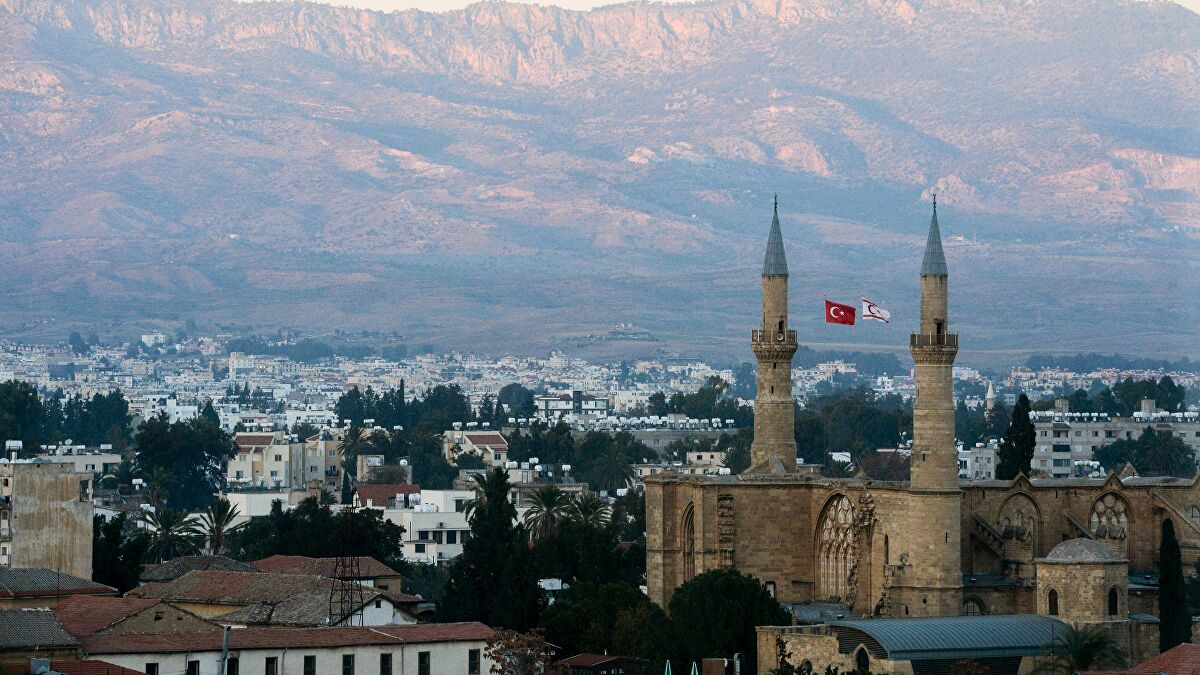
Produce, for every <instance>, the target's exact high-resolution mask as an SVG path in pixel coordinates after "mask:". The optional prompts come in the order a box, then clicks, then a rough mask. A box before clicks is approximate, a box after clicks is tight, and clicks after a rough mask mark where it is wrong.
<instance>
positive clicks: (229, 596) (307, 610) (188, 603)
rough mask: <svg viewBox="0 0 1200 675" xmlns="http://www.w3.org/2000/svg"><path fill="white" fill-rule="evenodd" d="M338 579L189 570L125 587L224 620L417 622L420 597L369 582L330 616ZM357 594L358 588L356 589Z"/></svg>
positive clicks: (312, 623)
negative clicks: (347, 607) (347, 608)
mask: <svg viewBox="0 0 1200 675" xmlns="http://www.w3.org/2000/svg"><path fill="white" fill-rule="evenodd" d="M335 583H336V582H335V581H334V580H332V579H327V578H324V577H319V576H315V575H307V574H275V573H270V572H221V571H216V570H203V571H193V572H188V573H187V574H184V575H183V576H181V577H179V578H178V579H175V580H173V581H167V582H162V583H151V584H143V585H142V586H138V587H137V588H135V589H133V590H132V591H130V592H129V593H128V595H130V596H133V597H140V598H158V599H161V600H166V601H168V602H170V603H171V604H173V605H176V606H177V607H180V608H182V609H184V610H187V611H189V612H191V613H193V614H196V615H198V616H200V617H203V618H205V619H210V620H212V621H215V622H216V623H219V624H222V625H227V626H327V625H333V626H340V625H347V626H349V625H357V626H387V625H392V624H409V623H416V618H415V617H414V616H413V614H412V613H410V611H409V609H410V608H415V607H416V606H417V605H419V604H420V603H421V599H420V598H418V597H415V596H411V595H405V594H403V593H400V592H399V591H391V590H387V591H384V590H379V589H375V588H370V587H368V586H361V585H360V588H359V589H357V590H359V591H360V592H361V600H358V598H356V601H357V602H356V604H357V607H356V608H355V609H354V610H353V611H352V612H350V613H349V614H346V615H344V616H330V603H329V597H330V595H331V594H332V591H333V586H334V584H335ZM356 595H357V594H356Z"/></svg>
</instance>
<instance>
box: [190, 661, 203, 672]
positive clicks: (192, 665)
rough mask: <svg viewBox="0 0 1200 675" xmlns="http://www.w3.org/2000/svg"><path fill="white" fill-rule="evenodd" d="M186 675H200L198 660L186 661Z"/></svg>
mask: <svg viewBox="0 0 1200 675" xmlns="http://www.w3.org/2000/svg"><path fill="white" fill-rule="evenodd" d="M187 675H200V662H199V661H188V662H187Z"/></svg>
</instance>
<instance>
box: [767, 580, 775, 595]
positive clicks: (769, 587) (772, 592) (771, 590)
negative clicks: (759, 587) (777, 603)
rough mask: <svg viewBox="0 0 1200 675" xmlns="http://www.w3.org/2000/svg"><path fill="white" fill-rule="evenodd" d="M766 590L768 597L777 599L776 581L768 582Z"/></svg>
mask: <svg viewBox="0 0 1200 675" xmlns="http://www.w3.org/2000/svg"><path fill="white" fill-rule="evenodd" d="M766 589H767V595H769V596H771V597H772V598H773V597H775V582H774V581H768V582H767V583H766Z"/></svg>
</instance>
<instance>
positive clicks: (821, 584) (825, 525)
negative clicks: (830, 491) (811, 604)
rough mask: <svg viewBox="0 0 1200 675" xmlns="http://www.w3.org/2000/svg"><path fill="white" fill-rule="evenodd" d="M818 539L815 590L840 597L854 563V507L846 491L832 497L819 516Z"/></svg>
mask: <svg viewBox="0 0 1200 675" xmlns="http://www.w3.org/2000/svg"><path fill="white" fill-rule="evenodd" d="M817 531H818V540H817V593H818V595H819V597H821V598H827V599H835V598H836V599H842V598H844V597H846V595H847V593H848V592H849V590H850V583H849V582H850V571H851V569H852V568H853V567H854V562H855V560H854V554H855V552H854V507H853V505H852V504H851V503H850V499H849V498H847V497H846V496H845V495H839V496H837V497H835V498H834V499H833V500H832V501H831V502H830V503H829V505H828V506H826V507H825V513H824V514H822V516H821V524H820V526H819V528H818V530H817Z"/></svg>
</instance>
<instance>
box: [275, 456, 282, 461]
mask: <svg viewBox="0 0 1200 675" xmlns="http://www.w3.org/2000/svg"><path fill="white" fill-rule="evenodd" d="M275 461H276V462H282V461H283V455H275Z"/></svg>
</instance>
